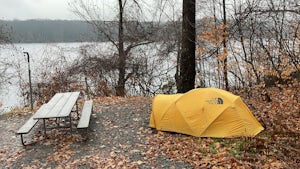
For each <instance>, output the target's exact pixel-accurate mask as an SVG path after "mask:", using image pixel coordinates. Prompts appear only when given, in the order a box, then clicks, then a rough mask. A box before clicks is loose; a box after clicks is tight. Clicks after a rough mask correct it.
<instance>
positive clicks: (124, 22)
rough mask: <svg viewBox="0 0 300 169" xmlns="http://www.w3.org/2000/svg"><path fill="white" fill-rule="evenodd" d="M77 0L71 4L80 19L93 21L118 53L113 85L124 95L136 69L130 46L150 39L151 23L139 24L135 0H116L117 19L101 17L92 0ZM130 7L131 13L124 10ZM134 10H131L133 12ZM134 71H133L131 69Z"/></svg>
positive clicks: (94, 25)
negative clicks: (115, 77)
mask: <svg viewBox="0 0 300 169" xmlns="http://www.w3.org/2000/svg"><path fill="white" fill-rule="evenodd" d="M86 2H87V1H83V0H76V1H75V3H74V4H73V6H72V7H73V9H74V12H75V13H76V14H77V15H78V16H80V17H81V18H82V19H84V20H85V21H87V22H88V23H90V24H91V25H93V27H94V28H95V31H96V32H97V33H98V35H101V36H103V35H104V36H105V38H106V40H108V41H109V42H111V44H112V45H113V46H114V47H115V49H116V51H117V53H116V55H117V62H115V64H116V70H117V71H118V80H117V84H116V85H115V90H116V95H117V96H125V95H126V89H125V84H126V81H127V80H128V79H129V78H130V77H131V76H132V75H133V74H134V73H136V72H137V71H138V70H137V69H133V68H132V67H131V66H133V65H134V64H131V63H130V62H131V61H133V60H134V59H133V58H131V56H130V55H131V50H132V49H134V48H136V47H138V46H141V45H145V44H149V43H152V42H153V39H151V35H152V34H153V29H152V28H151V27H152V25H151V24H144V25H143V24H142V23H141V22H139V16H140V13H141V8H140V4H139V3H138V2H137V1H135V0H132V1H128V0H118V3H117V5H118V7H117V9H118V12H117V16H118V17H117V21H116V22H115V21H104V20H103V19H104V18H103V16H101V15H99V13H100V14H101V10H100V8H98V7H99V6H97V5H95V4H96V3H91V2H92V1H88V2H89V3H86ZM129 8H130V10H131V13H130V12H129V11H127V10H129ZM132 11H134V12H132ZM132 71H134V72H132Z"/></svg>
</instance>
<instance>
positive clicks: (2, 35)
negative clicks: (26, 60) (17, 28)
mask: <svg viewBox="0 0 300 169" xmlns="http://www.w3.org/2000/svg"><path fill="white" fill-rule="evenodd" d="M10 34H11V33H10V29H9V28H7V27H6V26H5V25H2V24H1V22H0V50H1V47H2V45H4V46H5V45H7V44H10V42H11V39H10V37H11V36H10ZM10 66H11V64H10V63H9V62H8V61H7V58H1V59H0V90H1V89H3V86H4V85H5V84H7V83H8V81H9V79H10V78H11V75H9V73H8V68H9V67H10Z"/></svg>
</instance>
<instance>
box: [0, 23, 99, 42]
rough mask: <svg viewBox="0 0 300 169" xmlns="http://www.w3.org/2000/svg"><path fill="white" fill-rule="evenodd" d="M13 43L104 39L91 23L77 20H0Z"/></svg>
mask: <svg viewBox="0 0 300 169" xmlns="http://www.w3.org/2000/svg"><path fill="white" fill-rule="evenodd" d="M0 24H1V25H4V26H5V29H7V32H10V34H11V37H10V38H11V42H13V43H53V42H93V41H103V40H104V39H103V38H101V37H98V36H96V35H95V34H94V31H93V28H92V27H91V25H89V24H87V23H86V22H84V21H79V20H78V21H77V20H24V21H21V20H13V21H6V20H0Z"/></svg>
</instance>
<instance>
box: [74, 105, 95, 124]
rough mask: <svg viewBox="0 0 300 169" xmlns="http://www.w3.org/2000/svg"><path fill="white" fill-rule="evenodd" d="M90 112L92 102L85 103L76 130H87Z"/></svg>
mask: <svg viewBox="0 0 300 169" xmlns="http://www.w3.org/2000/svg"><path fill="white" fill-rule="evenodd" d="M92 110H93V101H92V100H90V101H85V102H84V105H83V108H82V112H81V117H80V120H79V122H78V125H77V128H79V129H81V128H87V127H88V126H89V122H90V116H91V114H92Z"/></svg>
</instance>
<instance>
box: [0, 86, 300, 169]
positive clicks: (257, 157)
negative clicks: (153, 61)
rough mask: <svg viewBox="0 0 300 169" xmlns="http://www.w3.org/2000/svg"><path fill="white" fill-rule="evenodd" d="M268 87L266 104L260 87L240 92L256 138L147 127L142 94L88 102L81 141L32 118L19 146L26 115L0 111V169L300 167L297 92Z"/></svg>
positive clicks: (299, 93)
mask: <svg viewBox="0 0 300 169" xmlns="http://www.w3.org/2000/svg"><path fill="white" fill-rule="evenodd" d="M272 92H273V93H272V101H271V102H266V101H264V100H263V98H261V97H260V96H261V95H260V93H261V92H260V91H255V93H253V95H251V98H250V97H247V95H248V93H246V94H243V93H239V95H241V96H242V97H243V98H244V99H245V103H246V104H247V105H249V106H250V109H251V111H252V112H253V114H254V116H255V117H256V118H257V119H258V121H259V122H261V123H262V124H263V126H267V127H265V130H263V131H262V132H261V133H259V134H258V135H257V136H255V137H254V138H234V139H217V138H198V137H194V136H188V135H183V134H176V133H170V132H161V131H157V130H155V129H151V128H150V127H149V126H148V125H149V120H150V114H151V104H152V98H144V97H134V98H119V97H107V98H98V99H94V106H93V107H94V113H93V114H92V117H91V121H90V127H89V132H88V136H89V137H88V138H89V139H88V140H86V141H85V140H84V139H82V136H81V135H80V134H77V133H74V134H73V135H68V134H67V135H66V132H69V130H68V129H66V130H55V129H54V130H51V131H50V132H49V134H47V136H48V137H49V139H46V140H44V139H43V133H42V132H39V131H42V130H43V127H42V125H41V124H39V123H38V124H37V126H36V127H35V128H34V129H33V130H36V131H34V132H31V133H30V134H29V136H28V137H32V138H33V140H35V143H34V144H32V145H28V146H26V147H23V146H22V145H21V144H20V139H19V138H17V137H18V136H17V135H15V132H16V131H17V130H18V128H19V127H20V126H21V125H22V124H23V123H24V122H25V121H26V119H28V117H30V116H31V114H30V112H29V113H24V110H22V113H20V112H19V113H17V112H15V113H11V114H7V115H3V116H0V134H1V136H2V137H1V138H0V142H1V148H0V168H5V167H7V168H26V167H30V168H48V167H51V168H74V167H75V168H76V167H77V168H90V167H92V168H96V167H100V168H104V167H109V166H110V167H112V168H122V167H126V168H152V167H153V168H197V167H198V168H199V167H202V168H212V167H225V168H238V167H241V168H255V167H257V168H298V167H299V160H300V159H299V149H300V148H299V145H300V142H299V128H300V126H299V123H298V122H299V120H300V115H299V113H300V112H299V108H300V103H299V102H298V100H297V99H299V98H300V91H299V89H297V90H272ZM253 98H255V99H253ZM291 104H292V105H291ZM286 105H290V106H286ZM292 107H293V108H292ZM295 108H298V109H295ZM25 111H26V110H25ZM278 119H280V121H278ZM278 126H280V127H278ZM57 142H62V143H64V144H57Z"/></svg>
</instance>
